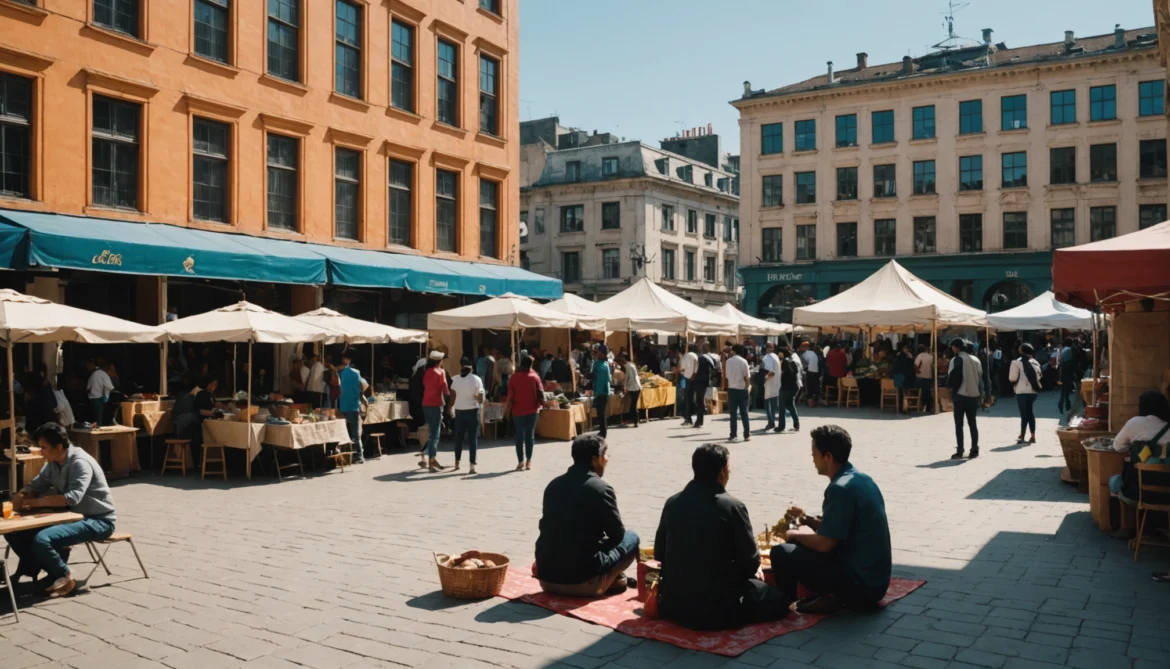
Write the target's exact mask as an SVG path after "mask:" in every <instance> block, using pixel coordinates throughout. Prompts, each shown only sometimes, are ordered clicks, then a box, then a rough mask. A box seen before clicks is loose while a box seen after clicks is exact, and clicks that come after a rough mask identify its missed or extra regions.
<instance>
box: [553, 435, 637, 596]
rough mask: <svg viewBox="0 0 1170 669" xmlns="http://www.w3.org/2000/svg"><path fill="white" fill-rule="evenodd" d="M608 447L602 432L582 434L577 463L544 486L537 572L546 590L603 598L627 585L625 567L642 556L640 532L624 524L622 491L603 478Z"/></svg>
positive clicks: (575, 455)
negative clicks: (618, 493) (620, 502)
mask: <svg viewBox="0 0 1170 669" xmlns="http://www.w3.org/2000/svg"><path fill="white" fill-rule="evenodd" d="M608 450H609V449H608V446H607V445H606V443H605V439H602V438H601V437H599V436H597V435H596V434H586V435H581V436H580V437H577V438H576V439H574V440H573V466H572V467H569V471H567V472H565V473H564V474H561V475H560V476H558V477H556V478H555V479H553V480H552V481H551V482H550V483H549V484H548V487H547V488H545V489H544V515H543V516H541V518H540V537H538V538H537V540H536V576H537V578H539V579H540V587H541V588H542V589H544V591H545V592H551V593H553V594H556V595H565V596H568V597H600V596H602V595H606V594H620V593H622V592H625V590H626V586H627V583H626V577H625V575H624V574H623V573H622V572H624V571H625V570H626V569H629V568H630V565H631V564H633V563H634V560H635V559H636V558H637V557H638V535H637V534H635V533H634V532H632V531H630V530H627V529H626V528H625V526H624V525H622V516H621V514H620V513H618V507H617V496H616V495H615V494H614V491H613V488H612V487H610V485H609V484H608V483H606V482H605V481H602V480H601V477H602V475H604V474H605V466H606V464H608V463H609V454H608Z"/></svg>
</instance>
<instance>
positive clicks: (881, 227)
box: [873, 218, 898, 256]
mask: <svg viewBox="0 0 1170 669" xmlns="http://www.w3.org/2000/svg"><path fill="white" fill-rule="evenodd" d="M897 249H898V222H897V221H896V220H894V219H892V218H879V219H877V220H875V221H874V222H873V254H874V255H875V256H892V255H894V254H895V253H897Z"/></svg>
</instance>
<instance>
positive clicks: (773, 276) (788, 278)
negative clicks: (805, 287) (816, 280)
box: [768, 272, 804, 283]
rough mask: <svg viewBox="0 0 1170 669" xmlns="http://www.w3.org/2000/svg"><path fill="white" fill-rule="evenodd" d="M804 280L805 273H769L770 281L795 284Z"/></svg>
mask: <svg viewBox="0 0 1170 669" xmlns="http://www.w3.org/2000/svg"><path fill="white" fill-rule="evenodd" d="M803 280H804V272H769V273H768V281H773V282H775V281H782V282H785V283H795V282H797V281H803Z"/></svg>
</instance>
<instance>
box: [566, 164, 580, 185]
mask: <svg viewBox="0 0 1170 669" xmlns="http://www.w3.org/2000/svg"><path fill="white" fill-rule="evenodd" d="M580 180H581V161H580V160H570V161H568V162H566V163H565V181H568V182H569V183H577V182H578V181H580Z"/></svg>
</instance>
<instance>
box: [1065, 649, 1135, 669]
mask: <svg viewBox="0 0 1170 669" xmlns="http://www.w3.org/2000/svg"><path fill="white" fill-rule="evenodd" d="M1132 661H1133V660H1132V658H1130V657H1129V656H1128V655H1118V654H1115V653H1107V652H1103V651H1099V650H1087V649H1084V648H1074V649H1073V650H1072V652H1071V653H1069V656H1068V666H1070V667H1076V668H1077V669H1104V668H1105V667H1128V666H1129V665H1130V663H1131V662H1132Z"/></svg>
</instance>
